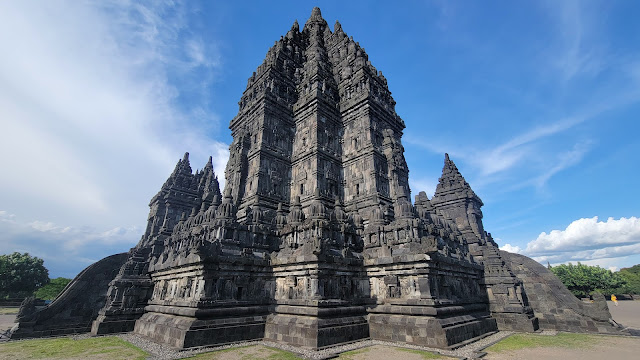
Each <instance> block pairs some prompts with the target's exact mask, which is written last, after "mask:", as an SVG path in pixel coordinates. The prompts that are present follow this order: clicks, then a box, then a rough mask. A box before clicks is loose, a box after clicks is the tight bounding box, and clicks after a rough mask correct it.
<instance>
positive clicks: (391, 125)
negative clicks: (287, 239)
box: [226, 7, 410, 221]
mask: <svg viewBox="0 0 640 360" xmlns="http://www.w3.org/2000/svg"><path fill="white" fill-rule="evenodd" d="M239 105H240V109H239V111H238V115H237V116H236V117H235V118H234V119H233V120H232V121H231V124H230V128H231V130H232V135H233V138H234V140H233V143H232V145H231V153H232V154H233V155H232V158H231V159H230V161H229V163H228V165H227V170H226V177H227V186H230V187H231V188H232V189H234V191H233V193H232V196H233V197H234V202H235V203H236V204H237V206H238V217H239V218H243V217H244V216H245V214H246V209H247V208H248V207H252V208H253V207H258V208H260V209H261V210H262V211H263V213H264V214H265V216H266V217H267V218H270V219H272V218H274V217H275V216H276V214H277V211H276V210H277V208H278V206H279V204H280V203H282V204H283V206H281V208H283V210H284V211H286V210H287V209H288V207H289V205H290V204H291V203H292V201H293V199H294V197H296V196H299V197H300V202H301V206H302V208H303V210H304V211H305V212H307V211H308V210H307V207H308V206H310V205H311V202H312V201H314V200H319V201H321V202H322V203H323V204H324V205H325V206H327V207H328V208H330V209H333V207H334V206H335V203H336V199H338V200H339V202H340V203H342V204H344V205H345V210H346V211H347V212H348V213H351V214H353V213H354V212H356V211H358V212H359V213H360V216H362V217H363V218H364V220H365V221H366V220H367V219H368V218H369V216H370V212H371V211H372V210H373V209H378V208H379V207H380V206H382V207H383V208H384V209H385V212H386V213H388V214H391V216H392V215H393V205H394V204H395V202H396V201H397V200H398V199H399V198H402V199H408V197H409V196H410V190H409V184H408V169H407V166H406V162H405V159H404V155H403V152H404V148H403V147H402V145H401V141H400V139H401V136H402V131H403V129H404V122H403V121H402V119H400V117H399V116H398V115H397V114H396V112H395V101H394V100H393V98H392V97H391V93H390V92H389V89H388V87H387V83H386V79H385V78H384V76H382V73H379V72H378V71H377V70H376V68H375V67H373V65H371V62H369V61H368V56H367V54H366V52H365V51H364V49H363V48H361V47H360V45H359V44H358V43H357V42H355V41H354V40H353V38H350V37H348V36H347V34H346V33H345V32H344V31H343V29H342V26H341V25H340V24H339V23H336V26H335V32H331V30H330V29H329V27H328V26H327V22H326V21H325V20H324V19H323V18H322V14H321V12H320V9H319V8H317V7H316V8H314V9H313V11H312V12H311V16H310V17H309V19H308V20H307V22H306V23H305V26H304V28H303V29H302V31H300V30H299V26H298V25H297V22H295V23H294V24H293V26H292V28H291V30H289V31H288V32H287V34H286V36H283V37H282V38H281V39H280V40H279V41H277V42H276V43H275V44H274V46H273V47H272V48H271V49H269V51H268V52H267V55H266V57H265V60H264V61H263V63H262V65H260V66H259V67H258V69H257V70H256V72H255V73H254V74H253V75H252V76H251V77H250V78H249V80H248V83H247V89H246V90H245V92H244V94H243V96H242V98H241V99H240V102H239ZM316 190H318V191H317V194H316Z"/></svg>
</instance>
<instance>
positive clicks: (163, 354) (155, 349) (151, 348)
mask: <svg viewBox="0 0 640 360" xmlns="http://www.w3.org/2000/svg"><path fill="white" fill-rule="evenodd" d="M511 334H512V332H510V331H500V332H497V333H495V334H492V335H489V336H487V337H485V338H482V339H480V340H478V341H476V342H473V343H471V344H468V345H465V346H463V347H460V348H458V349H455V350H442V349H437V348H430V347H426V346H415V345H407V344H402V343H394V342H388V341H379V340H363V341H357V342H354V343H350V344H345V345H339V346H334V347H331V348H327V349H324V350H318V351H314V350H306V349H302V348H300V347H295V346H290V345H284V344H278V343H274V342H270V341H246V342H240V343H235V344H231V345H223V346H212V347H202V348H197V349H190V350H175V349H173V348H171V347H169V346H167V345H161V344H157V343H155V342H152V341H150V340H148V339H146V338H144V337H141V336H139V335H136V334H132V333H128V334H119V335H117V336H118V337H120V338H121V339H123V340H125V341H128V342H130V343H131V344H133V345H135V346H137V347H139V348H141V349H143V350H145V351H147V352H148V353H149V354H151V355H150V357H149V360H174V359H181V358H185V357H189V356H193V355H195V354H199V353H203V352H209V351H216V350H223V349H229V348H234V347H241V346H251V345H264V346H268V347H273V348H277V349H281V350H285V351H289V352H292V353H295V354H298V355H299V356H300V357H302V358H304V359H314V360H316V359H317V360H319V359H330V358H333V357H336V356H337V355H339V354H340V353H343V352H346V351H351V350H356V349H361V348H365V347H368V346H374V345H382V346H394V347H403V348H407V349H414V350H425V351H431V352H435V353H439V354H442V355H446V356H451V357H457V358H460V359H466V358H469V359H472V358H475V357H477V356H478V355H480V354H481V350H482V349H484V348H486V347H487V346H490V345H492V344H494V343H496V342H498V341H500V340H502V339H504V338H505V337H507V336H509V335H511Z"/></svg>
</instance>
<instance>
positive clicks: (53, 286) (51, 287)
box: [36, 277, 71, 300]
mask: <svg viewBox="0 0 640 360" xmlns="http://www.w3.org/2000/svg"><path fill="white" fill-rule="evenodd" d="M70 282H71V279H67V278H63V277H58V278H55V279H51V281H50V282H49V283H48V284H47V285H45V286H43V287H41V288H40V289H38V290H37V291H36V298H37V299H42V300H53V299H55V298H56V297H57V296H58V294H60V293H61V292H62V290H64V287H65V286H67V284H68V283H70Z"/></svg>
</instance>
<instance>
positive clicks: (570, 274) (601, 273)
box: [549, 262, 640, 298]
mask: <svg viewBox="0 0 640 360" xmlns="http://www.w3.org/2000/svg"><path fill="white" fill-rule="evenodd" d="M549 270H551V272H553V273H554V274H555V275H556V276H557V277H558V278H559V279H560V281H562V283H563V284H564V285H565V286H566V287H567V288H568V289H569V291H571V292H572V293H573V294H574V295H575V296H577V297H579V298H583V297H589V295H591V294H593V293H594V292H599V293H601V294H603V295H612V294H617V295H620V294H640V264H638V265H634V266H632V267H630V268H623V269H620V271H618V272H612V271H611V270H608V269H603V268H601V267H599V266H589V265H585V264H581V263H580V262H578V263H577V264H576V265H574V264H572V263H569V264H562V265H557V266H553V267H552V266H550V265H549Z"/></svg>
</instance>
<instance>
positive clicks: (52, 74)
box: [0, 0, 228, 271]
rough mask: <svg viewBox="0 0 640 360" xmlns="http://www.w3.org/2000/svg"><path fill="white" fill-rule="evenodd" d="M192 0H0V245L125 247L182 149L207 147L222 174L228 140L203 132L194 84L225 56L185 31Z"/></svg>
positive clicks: (201, 152) (89, 251)
mask: <svg viewBox="0 0 640 360" xmlns="http://www.w3.org/2000/svg"><path fill="white" fill-rule="evenodd" d="M196 11H197V9H196V8H194V4H191V3H184V2H182V1H159V2H138V1H126V0H123V1H107V2H102V1H95V2H94V1H89V2H77V1H64V0H62V1H46V2H32V1H17V2H0V53H1V54H2V55H1V56H0V128H2V131H0V163H2V166H3V170H2V176H0V187H1V188H2V189H3V191H2V192H1V193H0V203H2V206H3V211H5V212H6V213H4V214H3V215H2V216H1V217H0V219H2V222H1V223H2V225H3V226H5V227H8V228H7V229H5V230H6V231H0V247H1V248H2V250H3V251H4V252H10V251H20V250H21V249H23V250H29V251H30V252H32V253H41V254H44V255H43V256H49V257H55V256H57V254H60V253H61V251H64V253H65V254H74V255H75V257H71V258H72V259H73V258H76V257H77V258H85V259H100V258H102V257H104V256H106V255H110V254H112V253H114V252H119V251H123V250H127V249H128V248H129V247H131V246H133V245H135V243H136V242H137V241H138V240H139V236H140V232H141V230H140V229H141V228H143V227H144V223H145V222H146V216H145V215H146V213H147V212H148V208H147V204H148V201H149V199H150V198H151V197H152V196H153V194H155V192H156V191H157V190H158V189H159V187H160V185H161V184H162V182H163V181H164V180H165V179H166V177H167V176H169V174H170V173H171V170H172V169H173V166H174V165H175V162H176V161H177V160H178V159H180V158H181V157H182V154H183V153H184V152H185V151H189V152H190V153H191V159H192V166H193V168H194V169H195V168H202V167H203V166H204V165H205V163H206V160H207V158H208V156H209V155H213V161H214V167H215V171H216V173H217V174H218V176H219V179H220V181H221V182H222V183H223V184H224V175H223V174H224V166H225V163H226V161H227V159H228V149H227V148H228V145H227V144H224V143H222V142H219V141H215V140H213V139H212V138H211V137H210V135H211V134H212V133H213V132H214V131H215V130H217V129H218V127H219V121H218V115H217V114H216V113H215V112H214V111H213V109H211V108H209V107H208V101H207V92H206V91H202V89H206V88H207V87H208V86H209V85H210V84H211V82H213V81H214V80H215V77H216V74H217V72H218V71H219V68H220V65H221V63H222V61H221V57H220V55H219V53H218V50H217V48H216V47H215V44H214V43H212V42H210V41H208V42H205V41H203V39H202V38H201V37H200V35H198V34H199V32H195V31H194V28H193V24H191V23H190V17H191V16H192V14H193V13H194V12H196ZM185 94H188V95H189V96H188V97H189V100H190V101H189V102H185V101H184V98H185ZM9 213H11V214H16V217H12V218H10V217H8V215H7V214H9ZM16 218H21V219H33V220H30V221H26V220H25V221H23V222H16V220H15V219H16ZM60 224H64V225H60ZM89 244H90V245H91V246H89ZM59 260H60V261H58V263H57V264H64V261H63V260H65V261H67V262H69V257H66V259H62V258H61V259H59ZM60 266H63V265H60ZM64 266H66V268H69V266H71V265H64ZM75 269H76V271H77V270H80V269H77V266H76V268H75Z"/></svg>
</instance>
